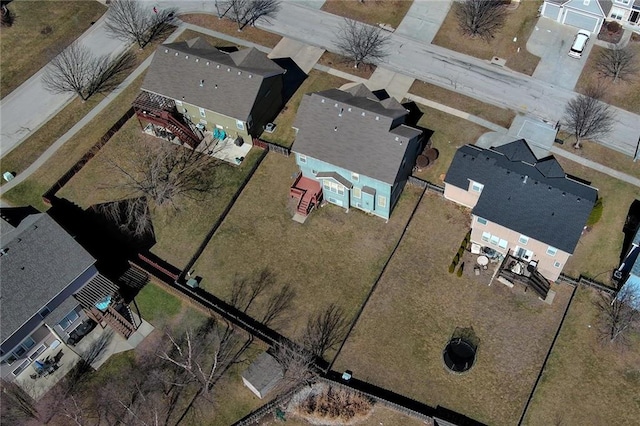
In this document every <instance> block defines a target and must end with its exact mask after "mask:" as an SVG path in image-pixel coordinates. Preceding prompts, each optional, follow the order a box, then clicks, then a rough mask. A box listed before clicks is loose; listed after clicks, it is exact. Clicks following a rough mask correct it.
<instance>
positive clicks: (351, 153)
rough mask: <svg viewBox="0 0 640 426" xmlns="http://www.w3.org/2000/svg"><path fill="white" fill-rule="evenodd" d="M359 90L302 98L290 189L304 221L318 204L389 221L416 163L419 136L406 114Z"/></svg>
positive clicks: (362, 88)
mask: <svg viewBox="0 0 640 426" xmlns="http://www.w3.org/2000/svg"><path fill="white" fill-rule="evenodd" d="M379 96H380V97H378V95H376V94H374V93H373V92H371V91H370V90H369V89H367V87H366V86H364V85H363V84H358V85H355V86H353V87H351V88H349V89H347V90H338V89H329V90H325V91H322V92H316V93H307V94H305V95H304V97H303V99H302V101H301V103H300V107H299V109H298V114H297V117H296V121H295V123H294V128H295V129H296V131H297V133H296V140H295V142H294V145H293V148H292V151H293V152H295V155H296V163H297V165H298V166H299V167H300V175H299V177H298V178H297V179H296V182H294V185H293V186H292V189H291V197H292V198H293V199H295V200H297V211H298V213H299V214H301V215H307V214H308V213H309V211H310V208H311V204H309V202H308V201H307V197H309V194H312V195H311V196H310V197H309V200H310V201H311V202H312V203H313V202H317V201H318V200H319V199H320V198H323V199H324V200H326V201H328V202H330V203H332V204H335V205H337V206H340V207H343V208H345V209H346V210H349V209H350V208H356V209H359V210H363V211H365V212H367V213H371V214H374V215H376V216H380V217H382V218H384V219H389V217H390V215H391V211H392V210H393V207H394V206H395V204H396V202H397V201H398V198H399V197H400V194H401V193H402V189H403V188H404V185H405V183H406V182H407V178H408V176H409V175H410V174H411V171H412V169H413V167H414V166H415V161H416V157H417V156H418V154H419V153H420V152H421V150H422V148H423V147H424V146H423V145H424V133H423V131H422V130H420V129H417V128H415V127H411V126H409V125H407V124H405V120H406V119H407V117H408V115H409V111H408V110H407V109H405V108H404V107H403V106H402V105H401V104H400V103H399V102H398V101H396V100H395V99H394V98H391V97H384V96H383V95H382V94H381V95H379Z"/></svg>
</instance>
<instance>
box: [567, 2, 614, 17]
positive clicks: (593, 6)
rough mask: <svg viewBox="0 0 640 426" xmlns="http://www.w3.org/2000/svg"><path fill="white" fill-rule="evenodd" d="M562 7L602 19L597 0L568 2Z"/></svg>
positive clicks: (600, 8)
mask: <svg viewBox="0 0 640 426" xmlns="http://www.w3.org/2000/svg"><path fill="white" fill-rule="evenodd" d="M585 3H586V4H585ZM564 7H568V8H571V9H576V10H580V11H581V12H587V13H590V14H593V15H597V16H602V17H604V12H603V10H602V7H601V6H600V4H599V0H586V1H585V0H569V1H568V2H566V3H565V4H564Z"/></svg>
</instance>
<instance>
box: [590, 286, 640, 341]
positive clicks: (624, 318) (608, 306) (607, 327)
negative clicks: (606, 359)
mask: <svg viewBox="0 0 640 426" xmlns="http://www.w3.org/2000/svg"><path fill="white" fill-rule="evenodd" d="M596 306H597V307H598V309H599V310H600V314H601V320H602V325H603V328H602V331H603V335H604V336H605V337H606V339H607V340H608V341H609V342H610V343H613V342H615V341H622V342H623V343H624V342H625V338H626V334H627V332H628V331H630V330H631V329H632V328H634V327H638V326H639V325H640V311H638V309H637V308H638V307H639V306H640V296H638V294H637V293H636V292H634V291H633V290H632V289H631V288H630V287H629V286H624V287H622V289H621V290H620V291H619V292H618V294H617V295H615V296H610V295H608V294H604V293H603V294H601V297H600V299H599V300H598V301H597V302H596Z"/></svg>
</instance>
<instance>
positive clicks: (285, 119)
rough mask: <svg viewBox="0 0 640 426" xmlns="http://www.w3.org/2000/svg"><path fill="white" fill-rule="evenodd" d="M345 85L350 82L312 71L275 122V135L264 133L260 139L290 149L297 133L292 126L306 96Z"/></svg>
mask: <svg viewBox="0 0 640 426" xmlns="http://www.w3.org/2000/svg"><path fill="white" fill-rule="evenodd" d="M345 83H348V81H347V80H344V79H342V78H340V77H337V76H335V75H331V74H327V73H324V72H320V71H316V70H311V72H310V73H309V76H308V77H307V79H306V80H305V81H304V82H303V83H302V85H301V86H300V87H299V88H298V90H297V91H296V92H295V93H294V94H293V96H292V97H291V99H289V101H288V102H287V104H286V105H285V106H284V107H283V108H282V111H281V112H280V114H278V116H277V117H276V119H275V120H274V123H275V124H276V130H275V131H274V132H273V133H266V132H263V133H262V135H261V136H260V137H261V138H262V139H264V140H266V141H269V142H273V143H277V144H279V145H283V146H287V147H290V146H291V145H293V141H294V140H295V137H296V135H295V131H294V130H293V128H292V127H291V126H292V125H293V123H294V121H295V119H296V114H297V112H298V107H299V106H300V102H301V101H302V97H303V96H304V94H305V93H311V92H318V91H321V90H327V89H334V88H338V87H340V86H342V85H343V84H345Z"/></svg>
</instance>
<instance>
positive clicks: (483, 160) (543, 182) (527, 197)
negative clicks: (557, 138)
mask: <svg viewBox="0 0 640 426" xmlns="http://www.w3.org/2000/svg"><path fill="white" fill-rule="evenodd" d="M444 182H445V191H444V196H445V198H447V199H449V200H452V201H455V202H456V203H459V204H462V205H464V206H467V207H469V208H471V209H472V210H471V218H472V221H471V241H472V242H473V243H475V244H479V245H480V246H483V247H489V248H491V249H493V250H495V251H496V252H498V253H501V254H502V255H511V256H513V257H514V258H516V259H521V260H523V261H525V262H529V263H530V264H533V265H535V266H536V267H537V270H538V271H539V272H540V274H542V275H543V276H544V277H545V278H546V279H548V280H550V281H555V280H556V279H557V278H558V276H559V275H560V273H561V272H562V268H563V267H564V265H565V264H566V262H567V260H568V259H569V256H571V254H573V252H574V250H575V248H576V245H577V244H578V240H579V239H580V236H581V235H582V231H583V229H584V226H585V224H586V222H587V219H588V218H589V215H590V214H591V210H592V209H593V206H594V204H595V202H596V200H597V198H598V191H597V190H596V189H595V188H593V187H591V186H589V185H587V184H585V183H583V182H581V181H578V180H576V179H574V178H572V177H570V176H568V175H567V174H566V173H565V172H564V170H563V169H562V167H561V166H560V164H559V163H558V161H557V160H556V159H555V158H554V157H552V156H548V157H545V158H542V159H538V158H536V156H535V155H534V154H533V152H532V151H531V149H530V148H529V145H528V144H527V142H526V141H525V140H524V139H520V140H517V141H514V142H511V143H508V144H506V145H502V146H500V147H497V148H489V149H484V148H479V147H476V146H473V145H465V146H462V147H460V148H459V149H458V151H457V152H456V154H455V155H454V157H453V161H452V162H451V166H450V167H449V170H448V171H447V174H446V177H445V180H444Z"/></svg>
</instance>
